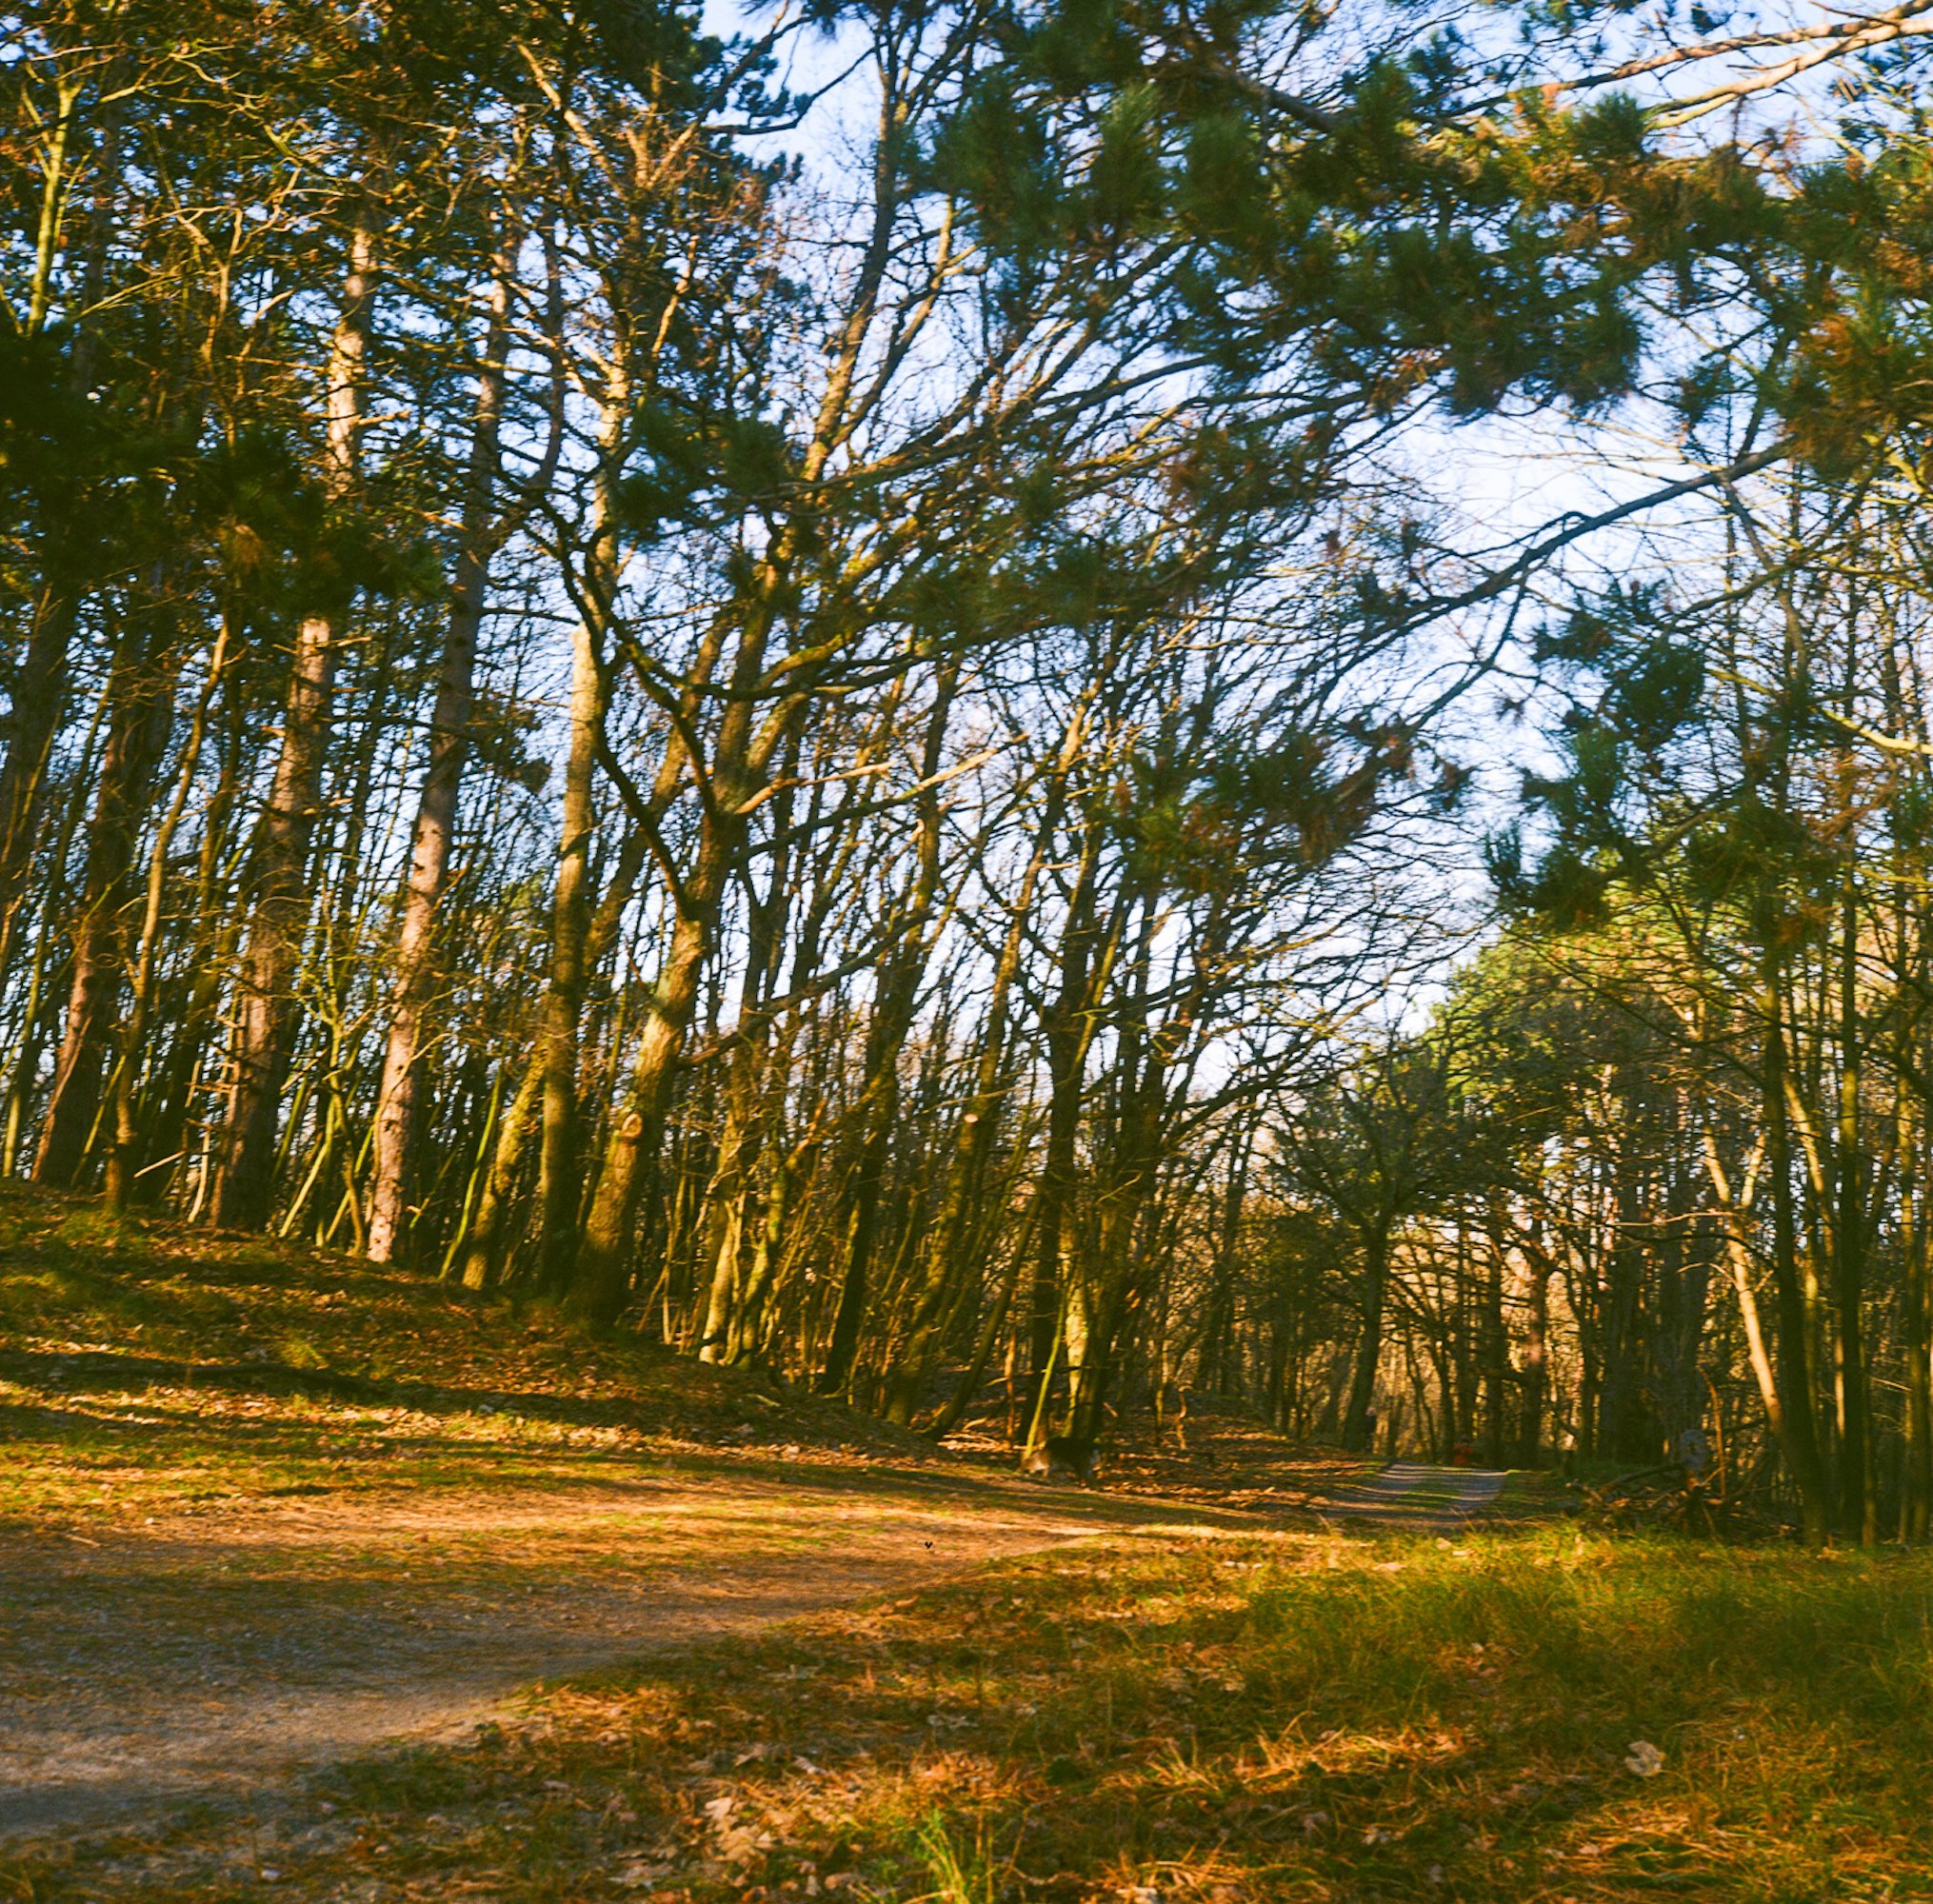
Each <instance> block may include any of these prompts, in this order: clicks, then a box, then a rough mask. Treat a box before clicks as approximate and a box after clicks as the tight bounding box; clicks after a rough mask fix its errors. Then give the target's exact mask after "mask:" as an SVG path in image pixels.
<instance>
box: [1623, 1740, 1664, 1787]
mask: <svg viewBox="0 0 1933 1904" xmlns="http://www.w3.org/2000/svg"><path fill="white" fill-rule="evenodd" d="M1624 1770H1625V1771H1626V1772H1628V1773H1630V1774H1631V1775H1632V1776H1633V1777H1634V1778H1655V1777H1657V1775H1659V1774H1660V1773H1661V1772H1663V1771H1664V1754H1663V1753H1662V1752H1660V1751H1659V1750H1658V1748H1657V1747H1656V1746H1655V1745H1653V1744H1652V1743H1651V1741H1650V1740H1649V1739H1648V1738H1634V1739H1633V1740H1632V1741H1631V1743H1630V1744H1629V1745H1628V1746H1627V1747H1626V1748H1625V1751H1624Z"/></svg>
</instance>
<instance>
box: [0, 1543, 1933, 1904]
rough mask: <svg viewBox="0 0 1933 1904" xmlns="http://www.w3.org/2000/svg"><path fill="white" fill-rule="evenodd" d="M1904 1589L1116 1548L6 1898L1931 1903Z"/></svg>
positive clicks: (1917, 1700)
mask: <svg viewBox="0 0 1933 1904" xmlns="http://www.w3.org/2000/svg"><path fill="white" fill-rule="evenodd" d="M1929 1609H1933V1566H1929V1564H1928V1562H1926V1561H1925V1560H1923V1559H1921V1558H1919V1557H1910V1558H1901V1557H1884V1558H1865V1557H1824V1558H1811V1557H1804V1556H1803V1555H1800V1554H1797V1553H1794V1552H1790V1551H1785V1550H1776V1551H1775V1550H1754V1551H1732V1550H1723V1549H1715V1548H1714V1549H1705V1548H1697V1547H1692V1546H1689V1545H1683V1544H1673V1543H1664V1542H1644V1541H1639V1540H1635V1539H1630V1538H1624V1539H1618V1540H1604V1539H1597V1538H1591V1537H1580V1536H1579V1535H1577V1534H1576V1533H1575V1532H1574V1531H1572V1530H1570V1529H1568V1528H1555V1529H1554V1528H1548V1527H1546V1528H1542V1529H1527V1530H1518V1531H1512V1532H1507V1533H1502V1534H1494V1535H1486V1536H1475V1537H1470V1538H1469V1539H1467V1540H1465V1541H1463V1542H1460V1543H1458V1544H1456V1545H1454V1546H1451V1545H1448V1544H1439V1543H1438V1542H1437V1541H1436V1540H1434V1539H1425V1540H1420V1541H1417V1540H1412V1541H1406V1542H1391V1541H1380V1542H1357V1541H1348V1540H1344V1539H1340V1538H1331V1537H1325V1536H1320V1535H1297V1534H1276V1535H1272V1536H1265V1537H1253V1536H1226V1535H1224V1536H1221V1537H1215V1536H1211V1535H1207V1534H1195V1535H1187V1536H1183V1535H1178V1534H1166V1535H1159V1536H1149V1537H1143V1538H1140V1539H1123V1538H1120V1537H1112V1538H1110V1540H1109V1541H1108V1542H1107V1543H1106V1544H1095V1545H1091V1546H1086V1547H1083V1548H1080V1549H1074V1550H1067V1551H1064V1552H1062V1553H1059V1554H1056V1555H1054V1556H1051V1557H1041V1558H1036V1559H1032V1560H1028V1561H1018V1562H1009V1563H1006V1565H1004V1566H1001V1567H998V1568H995V1569H992V1570H989V1571H988V1572H987V1573H986V1574H985V1575H984V1576H982V1577H976V1578H974V1579H971V1580H967V1581H962V1582H960V1583H958V1584H955V1585H952V1586H949V1587H946V1588H941V1589H938V1590H935V1591H931V1592H928V1593H926V1594H923V1595H920V1596H918V1597H914V1598H912V1599H910V1600H907V1601H905V1602H902V1603H900V1604H898V1605H895V1606H892V1607H885V1608H874V1609H871V1610H867V1611H862V1612H856V1613H842V1614H828V1615H822V1616H816V1617H814V1618H812V1619H809V1620H806V1621H802V1622H799V1623H797V1624H795V1625H794V1626H792V1627H790V1628H787V1629H785V1630H783V1631H781V1632H779V1633H777V1634H774V1635H772V1636H768V1637H767V1638H764V1639H761V1640H756V1641H747V1642H737V1643H731V1644H726V1645H721V1646H717V1647H714V1648H710V1649H705V1650H701V1651H699V1652H696V1653H694V1654H692V1655H690V1656H687V1657H686V1658H684V1659H682V1660H678V1661H673V1662H659V1663H654V1664H653V1665H651V1666H650V1667H649V1668H648V1670H636V1671H633V1672H630V1673H628V1674H625V1675H617V1676H607V1677H605V1678H604V1679H602V1680H600V1681H597V1682H594V1683H582V1684H579V1685H577V1686H575V1687H573V1688H569V1689H566V1690H563V1691H560V1692H558V1693H556V1694H554V1695H552V1696H549V1697H548V1698H547V1699H545V1700H543V1701H541V1702H540V1703H538V1704H537V1705H536V1706H535V1708H534V1709H533V1710H532V1712H531V1713H530V1715H529V1716H528V1719H526V1720H525V1721H523V1722H520V1723H518V1724H515V1725H512V1726H509V1727H507V1728H503V1729H491V1730H489V1731H488V1732H487V1733H486V1734H485V1735H482V1736H480V1737H479V1738H478V1739H477V1741H476V1742H475V1743H474V1744H472V1745H469V1746H467V1747H465V1748H462V1749H451V1750H448V1751H437V1752H426V1753H420V1754H417V1755H409V1756H406V1757H403V1758H399V1759H389V1760H383V1761H374V1762H371V1763H369V1765H366V1766H364V1767H361V1768H358V1769H351V1770H349V1771H347V1772H345V1773H342V1774H340V1775H336V1776H335V1777H334V1778H333V1779H332V1780H330V1781H329V1782H328V1783H327V1784H325V1785H324V1786H322V1787H319V1788H318V1789H317V1792H316V1794H315V1795H314V1796H313V1798H312V1799H311V1800H310V1801H309V1802H307V1803H306V1804H302V1805H296V1806H293V1807H291V1808H290V1809H289V1811H288V1812H286V1813H285V1814H283V1815H280V1816H278V1817H275V1818H258V1819H257V1820H255V1821H254V1823H253V1824H251V1825H249V1826H242V1825H239V1824H237V1823H236V1822H235V1821H233V1820H227V1821H223V1820H205V1821H203V1822H202V1823H200V1824H195V1823H193V1822H189V1823H187V1824H185V1825H182V1826H179V1827H177V1828H174V1829H172V1830H170V1831H168V1832H163V1833H156V1834H153V1835H149V1836H146V1837H142V1838H135V1837H130V1836H124V1837H121V1838H118V1839H116V1838H110V1839H104V1840H98V1841H95V1842H92V1843H90V1844H87V1845H72V1846H69V1847H67V1848H66V1849H65V1850H64V1851H61V1852H58V1853H42V1854H37V1855H36V1856H34V1857H32V1858H30V1859H25V1860H21V1861H17V1862H16V1864H15V1866H14V1868H13V1870H12V1872H11V1874H10V1885H11V1889H10V1890H7V1889H5V1888H0V1896H8V1897H10V1898H15V1899H19V1900H23V1904H24V1900H28V1899H32V1900H34V1904H50V1901H51V1900H55V1899H70V1898H82V1897H85V1898H90V1899H94V1898H100V1899H127V1900H135V1899H141V1900H160V1899H164V1898H167V1899H181V1900H188V1899H196V1900H201V1899H207V1900H214V1899H233V1898H241V1897H247V1896H255V1895H266V1894H270V1893H269V1891H268V1890H267V1889H266V1888H265V1887H269V1886H271V1885H272V1894H274V1895H277V1896H289V1897H293V1898H302V1899H313V1900H323V1899H328V1900H335V1899H367V1900H370V1904H374V1900H377V1899H392V1898H393V1899H403V1898H409V1897H418V1898H438V1899H441V1898H458V1897H471V1898H498V1899H503V1900H506V1904H509V1900H525V1899H528V1900H532V1901H533V1904H535V1900H540V1899H541V1900H545V1904H554V1900H560V1899H575V1898H597V1897H622V1896H637V1897H642V1896H651V1897H655V1898H658V1899H661V1900H663V1899H668V1898H682V1899H689V1900H691V1904H724V1900H730V1899H743V1900H747V1904H757V1901H758V1900H777V1899H782V1898H784V1899H789V1898H792V1897H804V1896H815V1895H825V1894H839V1895H845V1896H849V1897H852V1898H855V1899H881V1900H884V1899H892V1900H911V1899H915V1898H926V1899H931V1900H936V1904H996V1900H1001V1899H1009V1898H1010V1899H1032V1898H1039V1899H1066V1900H1069V1904H1072V1900H1101V1899H1116V1900H1122V1904H1130V1900H1132V1904H1153V1900H1155V1899H1162V1900H1170V1899H1171V1900H1183V1899H1189V1900H1193V1899H1201V1900H1205V1904H1249V1900H1254V1904H1263V1900H1269V1904H1274V1900H1301V1899H1309V1900H1314V1899H1334V1900H1342V1899H1361V1900H1365V1904H1367V1900H1372V1899H1398V1898H1414V1899H1425V1898H1428V1899H1462V1900H1469V1901H1470V1904H1475V1901H1476V1900H1497V1904H1503V1900H1512V1904H1516V1900H1538V1904H1558V1900H1561V1899H1573V1900H1577V1904H1584V1900H1597V1899H1607V1898H1632V1897H1638V1896H1650V1895H1654V1894H1664V1895H1669V1896H1680V1897H1695V1898H1711V1899H1721V1898H1723V1899H1726V1900H1741V1904H1773V1900H1779V1901H1780V1904H1787V1901H1788V1900H1789V1904H1800V1900H1825V1899H1834V1900H1838V1899H1846V1900H1865V1899H1870V1900H1878V1899H1882V1898H1884V1899H1906V1898H1918V1897H1927V1896H1933V1849H1929V1845H1928V1839H1927V1834H1926V1830H1925V1821H1926V1819H1927V1817H1928V1815H1929V1813H1933V1751H1929V1748H1933V1736H1929V1730H1933V1701H1929V1693H1933V1684H1929V1678H1933V1655H1929V1639H1928V1620H1929ZM1638 1741H1644V1742H1646V1743H1648V1744H1651V1745H1654V1746H1656V1747H1657V1748H1658V1749H1659V1751H1660V1752H1661V1753H1662V1755H1663V1763H1662V1768H1661V1769H1659V1770H1658V1771H1657V1772H1656V1773H1655V1775H1650V1776H1644V1775H1641V1774H1642V1769H1643V1767H1644V1763H1645V1759H1644V1755H1636V1756H1635V1757H1634V1755H1633V1752H1632V1748H1633V1746H1634V1744H1635V1743H1637V1742H1638ZM264 1872H272V1873H273V1874H274V1876H273V1877H272V1878H268V1877H265V1876H264V1875H263V1873H264Z"/></svg>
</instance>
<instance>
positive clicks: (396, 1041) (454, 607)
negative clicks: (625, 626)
mask: <svg viewBox="0 0 1933 1904" xmlns="http://www.w3.org/2000/svg"><path fill="white" fill-rule="evenodd" d="M513 253H514V240H512V242H511V243H510V244H509V245H507V246H506V248H505V249H504V252H503V253H502V254H501V255H500V256H499V258H498V260H497V270H496V278H495V282H494V283H493V284H492V286H491V288H490V301H489V318H488V329H487V331H486V333H485V338H484V352H483V361H482V363H481V365H480V366H479V367H478V374H477V399H476V421H475V425H474V426H473V428H472V431H471V435H470V447H469V467H468V472H467V476H466V480H465V485H464V498H463V519H462V522H461V525H460V526H459V529H458V539H457V550H456V562H455V568H454V572H453V574H452V577H451V586H450V603H449V620H448V626H447V632H446V634H445V638H444V646H443V664H442V668H441V670H440V671H439V673H438V676H437V682H436V701H435V705H434V707H433V709H432V711H431V713H430V717H429V764H428V770H427V771H426V773H425V774H424V776H423V787H422V791H421V793H420V794H419V796H418V798H417V804H416V821H415V825H414V827H413V828H412V830H411V836H410V848H409V880H408V883H407V884H406V885H405V888H404V893H403V915H402V918H401V920H400V921H399V922H398V925H397V931H396V949H395V953H394V955H393V957H394V977H393V980H392V982H391V987H390V994H389V1041H388V1044H387V1046H386V1048H385V1050H384V1053H383V1076H382V1081H381V1083H380V1085H379V1086H378V1088H377V1092H376V1122H375V1133H374V1150H375V1182H374V1184H373V1186H372V1190H371V1195H370V1202H369V1257H370V1259H371V1260H372V1261H375V1262H388V1261H389V1260H390V1259H391V1258H393V1257H394V1256H395V1255H396V1254H397V1253H398V1251H399V1249H401V1248H402V1247H403V1246H404V1245H405V1242H406V1239H407V1229H408V1224H409V1198H410V1194H411V1187H412V1186H411V1174H412V1173H411V1164H412V1161H413V1155H414V1150H415V1144H416V1136H417V1125H418V1122H419V1105H420V1100H421V1096H422V1083H423V1075H422V1059H423V1041H424V1030H425V1021H426V1020H427V1018H428V1012H429V1008H430V1004H431V1002H432V996H433V993H434V990H435V980H436V973H435V964H434V961H433V958H432V948H433V943H434V939H435V933H436V921H437V914H438V911H439V909H440V908H441V906H442V903H443V894H444V888H445V887H446V886H447V885H448V883H449V856H450V850H451V844H452V842H453V840H454V836H455V832H456V813H457V797H458V795H459V793H460V792H461V790H462V784H463V769H464V764H465V762H466V760H467V759H468V753H469V724H470V717H471V714H472V712H473V709H474V706H475V702H476V649H477V634H478V630H479V629H480V628H481V627H482V625H483V618H484V610H485V607H486V605H487V604H488V595H489V575H490V556H491V553H492V550H493V548H494V545H495V536H496V525H495V522H494V520H493V506H494V502H495V492H496V486H497V478H498V471H499V466H500V463H501V451H500V438H501V434H502V425H503V407H504V384H505V367H506V364H507V361H508V354H509V325H510V297H511V282H512V280H511V267H512V263H513Z"/></svg>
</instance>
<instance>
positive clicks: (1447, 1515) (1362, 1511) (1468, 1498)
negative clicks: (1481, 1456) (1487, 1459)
mask: <svg viewBox="0 0 1933 1904" xmlns="http://www.w3.org/2000/svg"><path fill="white" fill-rule="evenodd" d="M1503 1487H1504V1477H1503V1475H1502V1474H1501V1473H1499V1472H1498V1471H1497V1470H1496V1469H1494V1468H1438V1467H1431V1466H1430V1465H1428V1464H1427V1463H1426V1462H1424V1461H1392V1462H1390V1464H1389V1465H1388V1467H1386V1468H1385V1469H1384V1470H1383V1472H1382V1473H1381V1474H1380V1475H1377V1476H1376V1477H1375V1478H1373V1479H1371V1480H1367V1481H1362V1482H1359V1483H1358V1484H1357V1485H1355V1486H1353V1487H1350V1488H1347V1489H1345V1490H1344V1491H1343V1492H1342V1493H1341V1494H1339V1495H1336V1496H1334V1497H1332V1498H1331V1499H1329V1500H1326V1501H1324V1502H1322V1503H1321V1504H1319V1505H1318V1507H1317V1509H1316V1512H1317V1513H1318V1514H1320V1515H1321V1516H1322V1517H1324V1518H1325V1519H1327V1520H1358V1521H1364V1520H1367V1521H1374V1522H1376V1523H1377V1524H1378V1525H1379V1526H1384V1527H1393V1528H1397V1529H1399V1530H1403V1531H1406V1532H1409V1533H1415V1534H1434V1533H1444V1532H1447V1531H1450V1530H1452V1529H1456V1528H1463V1527H1467V1526H1468V1525H1469V1523H1470V1522H1471V1521H1472V1520H1474V1519H1476V1518H1477V1517H1478V1516H1480V1515H1482V1514H1484V1513H1485V1512H1486V1511H1487V1510H1488V1509H1490V1508H1492V1507H1494V1506H1495V1505H1496V1501H1497V1497H1498V1495H1499V1494H1500V1493H1502V1491H1503Z"/></svg>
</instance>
